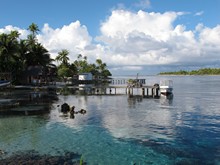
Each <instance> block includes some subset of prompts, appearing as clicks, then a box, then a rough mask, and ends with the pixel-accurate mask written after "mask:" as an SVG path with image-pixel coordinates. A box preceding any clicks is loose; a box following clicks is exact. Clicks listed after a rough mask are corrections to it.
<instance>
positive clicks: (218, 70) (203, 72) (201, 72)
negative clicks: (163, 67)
mask: <svg viewBox="0 0 220 165" xmlns="http://www.w3.org/2000/svg"><path fill="white" fill-rule="evenodd" d="M159 75H220V68H202V69H199V70H192V71H184V70H180V71H176V72H161V73H159Z"/></svg>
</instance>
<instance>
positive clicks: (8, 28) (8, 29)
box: [0, 25, 29, 39]
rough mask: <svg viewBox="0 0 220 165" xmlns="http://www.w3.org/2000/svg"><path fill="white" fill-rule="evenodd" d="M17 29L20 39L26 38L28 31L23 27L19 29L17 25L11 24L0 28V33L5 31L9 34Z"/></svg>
mask: <svg viewBox="0 0 220 165" xmlns="http://www.w3.org/2000/svg"><path fill="white" fill-rule="evenodd" d="M14 30H16V31H18V32H19V34H20V39H25V38H27V35H28V34H29V32H28V31H27V30H25V29H21V28H19V27H14V26H12V25H7V26H5V27H4V28H2V29H0V34H1V33H6V34H9V33H10V32H11V31H14Z"/></svg>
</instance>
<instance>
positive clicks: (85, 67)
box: [55, 49, 111, 78]
mask: <svg viewBox="0 0 220 165" xmlns="http://www.w3.org/2000/svg"><path fill="white" fill-rule="evenodd" d="M68 55H69V51H68V50H66V49H63V50H61V51H60V52H59V53H58V55H57V56H56V58H55V60H56V61H57V62H58V63H59V65H58V76H59V77H60V78H66V77H72V76H73V75H77V74H80V73H88V72H90V73H92V74H93V76H94V77H102V78H107V77H108V76H111V73H110V71H109V70H108V69H107V65H106V63H103V62H102V60H101V59H96V62H95V63H89V62H88V60H87V56H82V55H81V54H79V55H78V56H77V59H76V60H75V61H74V62H73V63H70V62H69V57H68Z"/></svg>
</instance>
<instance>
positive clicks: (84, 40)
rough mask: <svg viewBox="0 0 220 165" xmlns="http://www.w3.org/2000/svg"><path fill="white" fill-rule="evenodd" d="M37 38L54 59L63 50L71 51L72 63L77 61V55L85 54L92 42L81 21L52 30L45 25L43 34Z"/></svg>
mask: <svg viewBox="0 0 220 165" xmlns="http://www.w3.org/2000/svg"><path fill="white" fill-rule="evenodd" d="M37 37H38V40H39V42H41V43H42V44H43V45H44V46H45V47H46V48H47V49H48V50H49V51H50V52H51V53H52V57H53V58H55V57H56V56H57V53H58V52H59V51H61V50H62V49H67V50H69V51H70V60H71V61H73V60H75V59H76V56H77V54H80V53H82V54H83V52H84V50H85V48H86V47H87V46H88V45H90V44H91V41H92V38H91V37H90V36H89V34H88V31H87V28H86V27H85V26H82V25H81V24H80V22H79V21H76V22H73V23H70V24H69V25H64V26H63V27H62V28H57V29H52V28H51V27H50V26H49V25H48V24H45V25H44V27H43V29H42V33H41V34H39V35H38V36H37Z"/></svg>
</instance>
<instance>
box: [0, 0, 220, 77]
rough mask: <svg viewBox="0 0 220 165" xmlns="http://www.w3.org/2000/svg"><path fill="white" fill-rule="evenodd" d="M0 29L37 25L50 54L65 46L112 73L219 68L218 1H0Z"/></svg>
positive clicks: (72, 56)
mask: <svg viewBox="0 0 220 165" xmlns="http://www.w3.org/2000/svg"><path fill="white" fill-rule="evenodd" d="M0 3H1V10H0V33H9V32H10V31H11V30H18V31H19V33H20V38H21V39H23V38H26V37H27V35H28V33H29V32H28V30H27V28H28V26H29V25H31V24H32V23H35V24H37V25H38V27H39V29H40V31H39V33H38V35H37V39H38V42H40V43H41V44H43V46H44V47H45V48H46V49H47V50H48V51H49V53H50V54H51V57H52V58H55V57H56V56H57V54H58V52H60V51H61V50H62V49H67V50H68V51H69V52H70V53H69V58H70V62H73V61H74V60H76V59H77V56H78V54H82V55H83V56H87V58H88V61H89V62H91V63H95V60H96V59H97V58H100V59H102V61H103V62H105V63H106V64H107V66H108V69H109V70H110V71H111V73H112V74H113V75H135V74H137V73H139V75H152V74H157V73H159V72H165V71H178V70H181V69H182V70H193V69H200V68H204V67H220V0H210V1H208V0H80V1H76V0H63V1H61V0H46V1H45V0H38V1H31V0H20V1H17V0H7V1H6V0H4V1H1V2H0Z"/></svg>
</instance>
